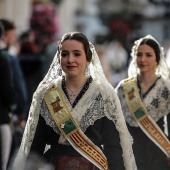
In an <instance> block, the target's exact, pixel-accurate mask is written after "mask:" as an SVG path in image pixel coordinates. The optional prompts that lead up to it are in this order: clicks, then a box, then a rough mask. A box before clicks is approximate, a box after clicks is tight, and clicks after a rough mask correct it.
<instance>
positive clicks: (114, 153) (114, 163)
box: [102, 118, 125, 170]
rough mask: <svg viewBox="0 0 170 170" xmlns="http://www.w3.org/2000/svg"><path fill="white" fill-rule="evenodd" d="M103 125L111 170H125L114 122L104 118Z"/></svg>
mask: <svg viewBox="0 0 170 170" xmlns="http://www.w3.org/2000/svg"><path fill="white" fill-rule="evenodd" d="M102 124H103V125H102V136H103V147H104V154H105V155H106V158H107V160H108V164H109V170H125V167H124V163H123V157H122V155H123V153H122V148H121V145H120V139H119V133H118V131H117V129H116V127H115V125H114V123H113V121H111V120H109V119H107V118H104V119H103V122H102Z"/></svg>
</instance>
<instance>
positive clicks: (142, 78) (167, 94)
mask: <svg viewBox="0 0 170 170" xmlns="http://www.w3.org/2000/svg"><path fill="white" fill-rule="evenodd" d="M131 56H132V60H131V62H130V65H129V68H128V75H129V77H128V78H127V79H124V80H122V81H121V82H120V83H119V84H118V86H117V87H116V92H117V94H118V96H119V99H120V102H121V105H122V110H123V113H124V116H125V119H126V123H127V126H128V129H129V132H130V133H131V135H132V137H133V139H134V144H133V150H134V155H135V159H136V164H137V167H138V169H139V170H169V169H170V159H169V157H170V152H169V151H170V150H169V149H170V142H169V140H170V114H169V113H170V80H169V73H170V72H169V69H168V67H167V64H166V62H165V58H164V50H163V48H162V47H161V46H160V44H159V43H158V42H157V40H156V39H155V38H154V37H152V36H151V35H147V36H145V37H143V38H140V39H138V40H137V41H135V42H134V46H133V47H132V52H131Z"/></svg>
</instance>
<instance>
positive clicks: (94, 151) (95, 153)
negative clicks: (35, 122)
mask: <svg viewBox="0 0 170 170" xmlns="http://www.w3.org/2000/svg"><path fill="white" fill-rule="evenodd" d="M44 100H45V102H46V105H47V107H48V109H49V111H50V114H51V116H52V117H53V119H54V121H55V123H56V125H57V127H58V128H59V130H60V131H61V133H62V134H63V135H64V137H65V138H66V139H67V140H68V141H69V143H70V144H71V145H72V146H73V148H74V149H75V150H77V151H78V152H79V153H80V154H81V155H82V156H83V157H85V158H86V159H87V160H89V161H90V162H91V163H93V164H94V165H95V166H96V167H98V168H99V169H101V170H108V165H107V159H106V157H105V156H104V154H103V152H102V151H101V150H100V149H99V148H98V147H97V146H96V145H95V144H94V143H93V142H92V141H91V140H90V139H88V138H87V136H86V135H85V134H84V133H83V132H82V131H81V129H80V128H79V126H78V124H77V123H76V121H75V120H74V118H73V117H72V115H71V113H70V111H69V109H68V107H67V105H66V102H65V100H64V98H63V96H62V94H61V92H60V91H59V89H58V88H57V87H53V88H51V89H50V90H48V91H47V92H46V93H45V96H44Z"/></svg>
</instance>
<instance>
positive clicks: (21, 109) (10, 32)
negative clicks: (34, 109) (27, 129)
mask: <svg viewBox="0 0 170 170" xmlns="http://www.w3.org/2000/svg"><path fill="white" fill-rule="evenodd" d="M0 21H1V24H2V26H3V28H4V35H3V38H2V43H3V44H4V45H5V46H6V47H5V48H6V50H7V52H8V62H9V64H10V68H11V75H12V83H13V86H14V89H15V93H16V97H17V106H16V109H15V111H13V114H12V118H11V123H12V124H13V126H12V127H13V128H12V132H13V140H12V147H11V154H10V158H11V156H12V154H13V153H14V151H15V149H16V148H17V147H19V146H18V145H20V141H19V139H18V136H17V135H16V129H18V127H21V126H22V128H24V126H25V111H26V103H27V92H26V86H25V80H24V78H23V73H22V70H21V67H20V64H19V61H18V58H17V54H18V53H17V51H18V48H17V47H16V46H15V44H16V40H17V38H16V32H15V31H16V30H15V25H14V23H13V22H11V21H9V20H7V19H1V20H0ZM16 127H17V128H16Z"/></svg>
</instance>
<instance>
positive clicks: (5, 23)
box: [0, 19, 15, 31]
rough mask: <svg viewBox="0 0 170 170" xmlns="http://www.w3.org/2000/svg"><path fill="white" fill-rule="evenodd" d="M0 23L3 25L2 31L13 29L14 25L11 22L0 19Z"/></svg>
mask: <svg viewBox="0 0 170 170" xmlns="http://www.w3.org/2000/svg"><path fill="white" fill-rule="evenodd" d="M0 23H1V25H2V26H3V29H4V31H9V30H14V29H15V26H14V24H13V22H11V21H8V20H6V19H0Z"/></svg>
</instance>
